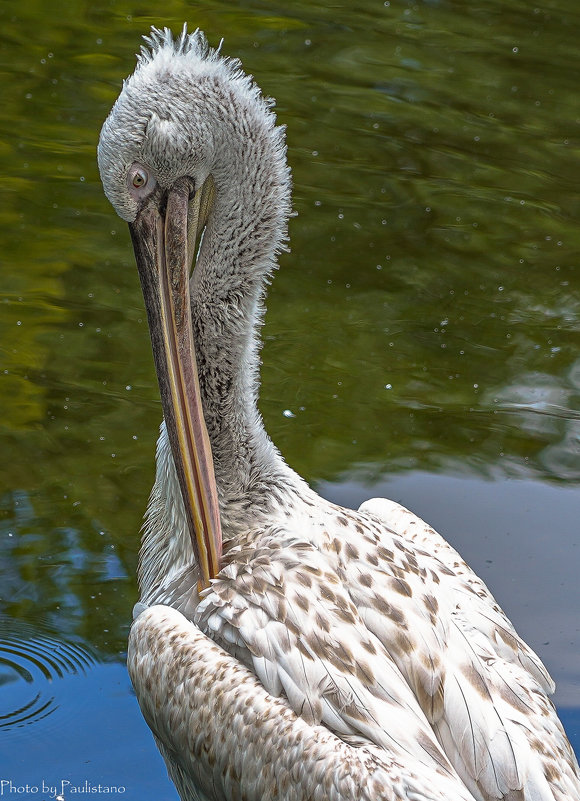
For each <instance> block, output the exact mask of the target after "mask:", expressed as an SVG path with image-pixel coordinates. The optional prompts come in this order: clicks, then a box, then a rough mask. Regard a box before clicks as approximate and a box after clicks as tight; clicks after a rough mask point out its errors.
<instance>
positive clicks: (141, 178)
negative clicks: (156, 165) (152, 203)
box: [132, 169, 149, 189]
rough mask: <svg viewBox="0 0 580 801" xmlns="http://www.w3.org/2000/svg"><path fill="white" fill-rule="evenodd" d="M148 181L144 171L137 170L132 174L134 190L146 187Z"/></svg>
mask: <svg viewBox="0 0 580 801" xmlns="http://www.w3.org/2000/svg"><path fill="white" fill-rule="evenodd" d="M148 180H149V176H148V175H147V173H146V172H145V170H142V169H137V170H135V172H134V173H133V180H132V183H133V186H134V187H135V188H136V189H140V188H141V187H142V186H147V181H148Z"/></svg>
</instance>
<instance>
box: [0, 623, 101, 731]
mask: <svg viewBox="0 0 580 801" xmlns="http://www.w3.org/2000/svg"><path fill="white" fill-rule="evenodd" d="M96 662H97V659H96V658H95V656H94V654H92V653H90V652H89V651H88V650H87V649H86V648H85V647H84V646H82V645H80V644H79V643H76V642H71V641H67V640H61V639H58V638H57V637H55V636H53V635H51V634H48V633H45V632H43V631H39V630H38V628H35V627H33V626H31V625H29V624H26V623H23V622H21V621H15V620H7V619H0V730H4V731H6V730H10V729H14V728H20V727H23V726H28V725H30V724H32V723H36V722H37V721H39V720H42V719H43V718H46V717H48V716H49V715H51V714H52V713H53V712H55V711H56V709H58V707H59V702H58V700H57V699H58V694H59V689H58V684H57V682H59V681H61V680H63V679H64V678H65V677H67V676H73V675H79V674H80V675H82V674H85V673H86V672H87V671H88V670H89V669H90V668H91V667H92V666H93V665H95V664H96Z"/></svg>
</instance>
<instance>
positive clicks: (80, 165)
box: [0, 0, 580, 656]
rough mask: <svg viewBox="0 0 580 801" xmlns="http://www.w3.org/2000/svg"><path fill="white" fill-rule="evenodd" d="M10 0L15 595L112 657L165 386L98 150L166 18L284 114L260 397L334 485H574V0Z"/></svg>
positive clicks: (579, 141)
mask: <svg viewBox="0 0 580 801" xmlns="http://www.w3.org/2000/svg"><path fill="white" fill-rule="evenodd" d="M357 7H358V10H357V11H353V10H352V9H351V8H350V4H345V5H343V6H341V5H336V4H332V5H330V4H317V3H306V2H296V3H292V4H288V3H284V4H283V3H280V4H276V3H265V2H241V3H229V2H207V3H203V4H202V3H193V2H192V3H183V2H175V1H173V0H170V2H167V3H165V11H164V14H163V16H162V17H160V16H158V10H159V4H157V3H156V4H153V3H149V2H143V3H141V4H133V3H129V2H120V1H118V2H115V1H114V0H112V1H111V2H96V3H95V2H90V3H89V2H74V3H73V2H64V3H63V2H59V3H58V4H57V3H54V2H53V3H50V2H49V3H48V4H47V3H46V2H42V3H41V2H39V1H38V0H37V1H36V2H34V1H29V2H27V3H22V2H20V3H17V2H15V1H14V0H4V1H3V3H2V4H1V5H0V70H1V77H0V81H1V84H2V98H3V102H2V104H1V106H0V171H1V174H2V181H1V183H0V228H1V230H2V250H1V259H2V273H1V279H0V281H1V288H2V297H1V303H2V305H1V306H0V359H1V365H0V397H1V398H2V415H1V421H0V437H1V453H2V459H1V460H0V495H1V501H0V560H1V561H0V570H1V575H2V592H1V601H0V611H1V612H3V613H5V614H8V615H10V616H12V617H15V618H22V619H30V618H34V617H37V616H39V615H40V616H41V617H43V619H45V620H46V621H47V622H49V623H51V624H52V625H54V626H55V627H56V628H57V629H58V630H60V631H62V632H65V633H74V634H76V635H79V636H81V637H82V638H83V639H86V640H88V641H91V642H92V643H94V644H95V645H96V646H97V647H98V648H99V649H100V650H101V652H102V653H105V654H109V655H111V656H115V655H118V654H120V653H121V652H122V651H123V650H124V647H125V640H126V633H127V627H128V617H129V610H130V608H131V605H132V603H133V600H134V598H135V584H134V578H133V576H134V570H135V564H136V551H137V542H138V531H139V527H140V522H141V516H142V513H143V510H144V506H145V503H146V498H147V494H148V490H149V487H150V485H151V482H152V475H153V453H154V443H155V439H156V432H157V427H158V424H159V421H160V415H161V412H160V404H159V400H158V390H157V385H156V380H155V376H154V372H153V366H152V360H151V356H150V345H149V339H148V333H147V326H146V320H145V315H144V311H143V304H142V299H141V295H140V288H139V284H138V278H137V273H136V270H135V268H134V263H133V256H132V252H131V248H130V244H129V237H128V234H127V231H126V226H125V224H124V223H122V222H121V221H120V220H119V219H117V218H116V217H115V216H114V215H113V213H112V210H111V208H110V207H109V205H108V203H107V201H106V200H105V198H104V197H103V195H102V191H101V186H100V183H99V179H98V174H97V170H96V164H95V147H96V141H97V136H98V132H99V129H100V126H101V124H102V121H103V119H104V117H105V116H106V114H107V113H108V110H109V108H110V106H111V104H112V102H113V100H114V99H115V97H116V96H117V94H118V91H119V87H120V83H121V79H122V78H123V77H124V76H126V75H127V74H128V73H129V72H130V71H131V70H132V68H133V65H134V57H133V55H132V54H133V53H134V51H135V50H136V49H137V47H138V44H139V36H140V35H141V34H142V33H145V32H146V31H147V29H148V27H149V25H150V24H152V23H155V24H160V25H162V24H168V25H170V26H172V27H173V28H174V29H179V28H180V27H181V24H182V22H183V20H184V19H188V21H189V22H190V27H195V26H196V25H199V26H200V27H202V28H203V29H204V30H205V31H206V32H207V34H208V36H209V38H210V41H212V42H213V43H214V44H217V43H218V42H219V39H220V38H221V37H222V36H225V37H226V41H225V44H224V51H225V52H227V53H231V54H236V55H238V56H240V57H241V58H242V60H243V63H244V65H245V67H246V69H248V70H249V71H250V72H252V73H253V74H255V75H256V76H257V77H258V79H259V83H260V85H261V86H262V88H263V89H264V91H265V92H266V93H267V94H269V95H272V96H275V97H276V98H277V101H278V110H279V112H278V113H279V119H280V121H281V122H283V123H285V124H287V125H288V144H289V160H290V163H291V166H292V170H293V175H294V183H295V193H294V202H295V208H296V211H297V212H298V216H297V217H296V218H295V219H293V220H292V222H291V236H292V251H293V252H292V253H291V254H289V255H285V256H283V258H282V259H281V270H280V272H279V274H277V275H276V277H275V281H274V284H273V286H272V288H271V291H270V293H269V299H268V315H267V321H266V327H265V329H264V337H265V346H264V350H263V361H264V367H263V370H262V376H263V389H262V394H261V408H262V411H263V414H264V417H265V420H266V425H267V428H268V430H269V432H270V433H271V435H272V437H273V439H274V441H275V442H276V443H277V444H278V446H279V447H280V448H281V450H282V452H283V453H284V455H285V456H286V458H287V459H288V461H289V462H290V463H291V464H292V466H294V467H295V468H296V469H297V470H298V471H299V472H300V473H302V475H304V476H305V477H306V478H307V479H308V480H310V481H312V482H315V483H316V482H317V481H325V482H333V481H338V480H339V479H340V480H342V481H344V480H347V479H348V478H356V479H357V480H358V481H363V482H365V481H366V482H368V483H370V482H371V481H373V480H378V478H379V477H381V476H384V475H388V474H395V473H399V472H402V471H409V470H411V469H417V470H422V471H427V472H432V473H437V472H445V473H456V472H461V473H465V472H467V473H472V474H474V475H480V476H487V477H495V478H500V477H502V476H520V477H527V478H533V479H536V480H537V481H548V482H576V481H578V479H580V441H579V438H580V422H579V416H580V411H579V409H580V403H579V401H580V361H579V350H578V331H579V329H580V276H579V267H578V253H579V252H580V233H579V232H578V217H579V206H580V203H579V195H578V185H579V183H580V166H579V163H580V162H579V155H580V107H579V104H578V73H579V68H580V54H579V51H578V46H577V31H578V29H579V28H578V26H579V23H580V14H579V13H578V10H577V8H578V7H577V3H576V2H572V0H568V1H567V2H566V0H557V2H556V1H553V2H548V3H545V4H543V5H542V6H541V7H537V8H536V7H534V6H533V5H532V4H529V3H525V2H512V3H510V4H509V7H508V6H506V4H504V3H501V2H493V1H492V0H488V1H487V2H484V1H483V0H482V2H479V3H460V2H437V0H430V2H406V1H405V2H397V1H396V0H391V2H390V3H388V2H387V3H383V2H374V1H373V2H371V1H370V0H364V2H360V3H358V4H357Z"/></svg>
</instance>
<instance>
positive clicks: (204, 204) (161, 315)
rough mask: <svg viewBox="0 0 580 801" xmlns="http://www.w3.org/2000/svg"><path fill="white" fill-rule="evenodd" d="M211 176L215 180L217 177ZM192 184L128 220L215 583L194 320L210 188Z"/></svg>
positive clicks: (208, 459) (185, 485) (179, 453)
mask: <svg viewBox="0 0 580 801" xmlns="http://www.w3.org/2000/svg"><path fill="white" fill-rule="evenodd" d="M210 180H211V179H210ZM191 188H192V184H191V181H190V180H189V179H187V178H180V179H179V180H178V181H176V183H175V184H174V185H173V186H172V188H171V189H170V190H169V192H168V194H167V202H166V205H165V210H164V211H162V210H161V209H162V200H163V198H162V197H161V194H160V193H156V194H155V195H153V196H152V197H151V201H150V203H148V205H147V206H145V207H144V208H143V209H142V210H141V211H140V212H139V214H138V215H137V218H136V219H135V222H133V223H130V224H129V228H130V231H131V238H132V240H133V248H134V250H135V258H136V261H137V267H138V269H139V276H140V279H141V287H142V289H143V296H144V298H145V305H146V308H147V317H148V320H149V330H150V333H151V344H152V346H153V356H154V359H155V367H156V368H157V378H158V381H159V389H160V391H161V402H162V406H163V414H164V416H165V422H166V425H167V431H168V434H169V441H170V443H171V449H172V452H173V458H174V461H175V467H176V469H177V475H178V477H179V483H180V485H181V492H182V495H183V501H184V505H185V510H186V514H187V517H188V522H189V529H190V535H191V542H192V546H193V550H194V553H195V556H196V558H197V561H198V564H199V567H200V583H201V585H202V587H207V586H209V582H210V579H211V578H214V577H215V576H216V575H217V573H218V571H219V563H220V558H221V549H222V537H221V526H220V517H219V507H218V498H217V490H216V482H215V476H214V468H213V459H212V453H211V446H210V442H209V437H208V434H207V428H206V425H205V420H204V417H203V410H202V405H201V397H200V389H199V378H198V374H197V364H196V359H195V348H194V342H193V332H192V324H191V302H190V295H189V276H190V271H191V265H192V264H193V258H194V254H195V246H196V240H197V238H198V236H199V234H200V232H201V230H202V229H203V226H204V224H205V221H206V219H207V214H208V211H209V205H210V204H211V194H212V193H211V185H210V184H209V183H208V182H206V184H204V186H203V187H201V188H200V189H199V190H198V191H197V192H196V194H195V195H194V197H193V199H192V200H191V201H190V190H191Z"/></svg>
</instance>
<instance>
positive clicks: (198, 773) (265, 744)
mask: <svg viewBox="0 0 580 801" xmlns="http://www.w3.org/2000/svg"><path fill="white" fill-rule="evenodd" d="M127 664H128V668H129V674H130V676H131V680H132V682H133V685H134V687H135V691H136V693H137V698H138V700H139V704H140V706H141V710H142V712H143V715H144V717H145V720H146V721H147V723H148V724H149V726H150V727H151V729H152V731H153V733H154V735H155V737H156V739H157V741H158V743H159V744H160V747H161V751H162V753H163V754H164V756H165V758H166V761H167V765H168V769H169V771H170V773H171V776H172V779H173V780H174V781H175V783H176V785H177V787H178V789H179V792H180V794H181V795H182V798H184V799H187V800H188V801H206V799H208V798H212V799H213V798H215V799H224V800H225V799H237V798H241V795H240V793H241V790H240V788H243V792H244V797H246V798H251V799H255V800H256V801H267V799H273V798H276V797H282V798H284V799H285V801H449V799H454V800H455V799H457V801H473V797H472V796H471V795H470V794H469V793H468V792H467V791H465V790H464V789H462V787H461V785H460V783H459V782H458V780H457V779H456V778H454V777H453V776H450V775H449V774H448V773H447V772H446V771H437V772H436V774H435V772H433V771H431V772H430V771H429V770H426V769H422V770H420V771H418V772H417V771H413V770H412V769H410V768H409V766H408V764H407V763H406V759H405V755H404V754H403V755H400V756H402V757H403V758H402V759H400V758H399V757H398V756H397V755H396V754H394V753H393V752H391V753H389V752H386V751H383V750H382V749H380V748H377V747H376V746H374V745H373V744H372V743H368V744H366V745H365V746H361V747H353V746H351V745H349V744H347V743H346V742H344V741H342V740H340V739H339V738H338V737H336V736H335V735H334V734H333V733H332V732H330V731H329V730H328V729H327V728H326V727H325V726H320V725H310V724H308V723H307V722H306V721H305V720H303V719H302V718H301V717H299V716H297V715H296V714H295V713H294V712H293V711H292V710H291V709H290V708H289V706H288V704H287V703H286V702H285V700H284V699H281V698H277V697H275V696H272V695H270V694H269V693H268V692H267V691H266V690H265V689H264V687H263V686H262V684H261V683H260V681H259V680H258V678H257V677H256V676H255V675H254V674H253V673H252V672H251V671H250V670H248V669H247V668H246V667H244V665H242V664H240V662H239V661H238V660H237V659H235V658H234V657H232V656H231V655H230V654H229V653H227V652H226V651H224V650H223V649H222V648H221V647H220V646H219V645H217V644H216V643H215V642H213V640H211V639H210V638H209V637H207V636H206V635H205V634H203V633H202V632H201V631H200V630H199V629H198V628H197V627H196V626H195V625H194V624H193V623H192V622H190V621H188V620H187V619H186V618H184V617H183V615H182V614H181V613H180V612H178V611H177V610H175V609H173V608H171V607H167V606H153V607H149V608H147V609H145V610H144V611H143V612H141V614H140V615H139V616H138V617H137V618H136V620H135V621H134V623H133V626H132V628H131V634H130V637H129V652H128V660H127ZM192 777H195V785H194V784H193V783H192ZM196 788H197V789H196Z"/></svg>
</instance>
